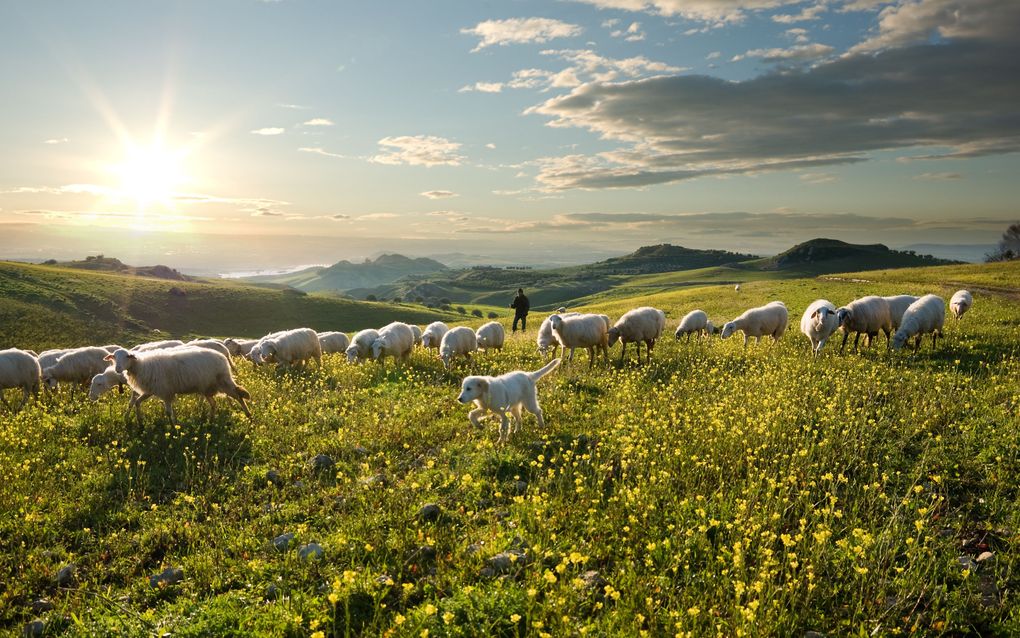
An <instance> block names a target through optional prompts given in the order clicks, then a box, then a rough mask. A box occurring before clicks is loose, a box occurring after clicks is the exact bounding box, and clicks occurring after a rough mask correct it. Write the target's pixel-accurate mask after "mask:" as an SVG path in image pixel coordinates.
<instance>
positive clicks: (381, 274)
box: [244, 254, 446, 292]
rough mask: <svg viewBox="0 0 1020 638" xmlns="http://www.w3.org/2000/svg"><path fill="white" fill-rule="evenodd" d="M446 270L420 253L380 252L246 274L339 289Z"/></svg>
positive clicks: (267, 280)
mask: <svg viewBox="0 0 1020 638" xmlns="http://www.w3.org/2000/svg"><path fill="white" fill-rule="evenodd" d="M444 270H446V266H444V265H443V264H441V263H439V262H438V261H435V260H434V259H428V258H425V257H420V258H418V259H412V258H410V257H405V256H403V255H396V254H394V255H380V256H379V257H377V258H376V259H375V260H371V259H369V260H365V262H364V263H361V264H352V263H351V262H349V261H346V260H345V261H340V262H337V263H335V264H333V265H332V266H326V267H316V268H306V269H304V270H299V271H297V272H293V273H288V274H285V275H258V276H255V277H245V278H244V281H249V282H253V283H272V284H284V285H287V286H292V287H294V288H298V289H300V290H304V291H305V292H317V291H322V290H332V291H336V292H340V291H344V290H350V289H351V288H370V287H373V286H381V285H384V284H388V283H391V282H394V281H396V280H398V279H400V278H401V277H405V276H408V275H422V274H429V273H437V272H442V271H444Z"/></svg>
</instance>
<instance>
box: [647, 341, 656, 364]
mask: <svg viewBox="0 0 1020 638" xmlns="http://www.w3.org/2000/svg"><path fill="white" fill-rule="evenodd" d="M654 347H655V339H649V340H648V341H646V342H645V360H646V361H647V362H648V363H651V362H652V348H654Z"/></svg>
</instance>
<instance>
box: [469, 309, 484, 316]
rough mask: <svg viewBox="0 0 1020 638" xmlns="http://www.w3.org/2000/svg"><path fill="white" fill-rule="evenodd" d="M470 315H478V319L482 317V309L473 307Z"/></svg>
mask: <svg viewBox="0 0 1020 638" xmlns="http://www.w3.org/2000/svg"><path fill="white" fill-rule="evenodd" d="M471 316H473V317H478V318H479V319H481V318H482V311H481V310H479V309H478V308H475V309H474V310H472V311H471Z"/></svg>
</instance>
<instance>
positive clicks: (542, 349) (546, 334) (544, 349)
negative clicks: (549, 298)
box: [535, 306, 581, 358]
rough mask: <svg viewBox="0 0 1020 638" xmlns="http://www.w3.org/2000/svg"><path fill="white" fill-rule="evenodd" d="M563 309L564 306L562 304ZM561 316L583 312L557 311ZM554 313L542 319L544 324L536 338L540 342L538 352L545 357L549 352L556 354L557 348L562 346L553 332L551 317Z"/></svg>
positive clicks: (571, 315) (539, 328)
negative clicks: (550, 348) (550, 349)
mask: <svg viewBox="0 0 1020 638" xmlns="http://www.w3.org/2000/svg"><path fill="white" fill-rule="evenodd" d="M561 309H562V306H561ZM556 314H558V315H559V316H561V317H576V316H577V315H579V314H581V313H579V312H560V311H559V310H557V311H556ZM551 318H552V315H549V316H548V317H546V318H545V319H543V320H542V325H541V326H539V327H538V336H537V337H536V338H535V342H536V343H537V344H538V353H539V354H541V355H542V357H543V358H545V357H546V356H547V355H548V354H552V356H554V357H555V356H556V349H557V348H559V347H560V342H559V341H557V340H556V335H554V334H553V330H552V322H551V321H549V319H551ZM550 346H552V352H551V353H550V351H549V347H550Z"/></svg>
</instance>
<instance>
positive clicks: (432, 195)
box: [418, 190, 458, 199]
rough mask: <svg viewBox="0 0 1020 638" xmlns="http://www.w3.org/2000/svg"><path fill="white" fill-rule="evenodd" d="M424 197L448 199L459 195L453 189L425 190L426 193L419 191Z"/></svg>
mask: <svg viewBox="0 0 1020 638" xmlns="http://www.w3.org/2000/svg"><path fill="white" fill-rule="evenodd" d="M418 194H419V195H421V196H422V197H428V198H429V199H448V198H450V197H457V196H458V195H457V193H454V192H453V191H439V190H436V191H425V192H424V193H418Z"/></svg>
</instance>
